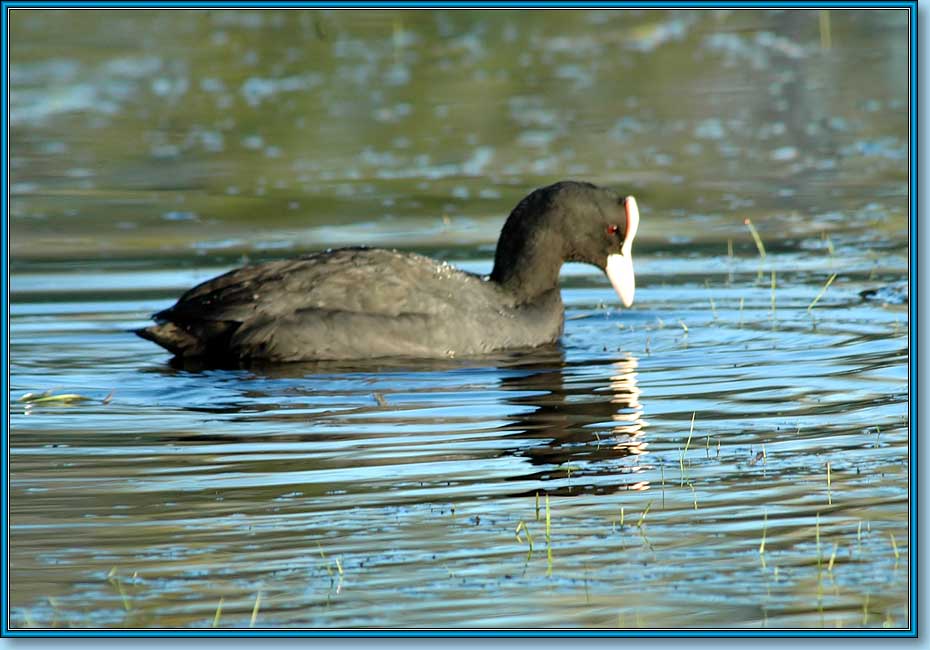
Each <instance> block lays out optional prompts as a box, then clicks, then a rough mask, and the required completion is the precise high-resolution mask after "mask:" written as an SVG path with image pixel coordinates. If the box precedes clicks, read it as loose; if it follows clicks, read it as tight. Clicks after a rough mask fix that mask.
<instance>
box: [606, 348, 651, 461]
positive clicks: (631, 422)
mask: <svg viewBox="0 0 930 650" xmlns="http://www.w3.org/2000/svg"><path fill="white" fill-rule="evenodd" d="M613 366H614V367H615V368H616V369H617V373H616V374H615V375H612V376H611V378H610V390H611V392H612V393H613V395H614V396H613V398H612V399H611V402H613V403H615V404H619V405H622V406H623V410H622V411H620V412H617V413H614V414H613V415H611V419H612V420H613V421H614V422H615V423H616V425H615V426H614V428H613V433H614V435H617V436H620V437H621V438H623V440H622V442H619V444H618V446H623V447H626V448H627V449H629V450H630V452H631V453H634V454H641V453H643V452H645V441H643V440H640V439H639V438H640V437H641V436H642V429H643V426H644V425H645V422H644V421H643V419H642V414H643V406H642V404H641V403H640V401H639V396H640V394H641V391H640V389H639V386H638V385H637V383H636V368H637V367H638V366H639V361H638V360H637V359H636V357H632V356H631V357H628V358H626V359H621V360H618V361H614V362H613Z"/></svg>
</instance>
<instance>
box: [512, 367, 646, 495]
mask: <svg viewBox="0 0 930 650" xmlns="http://www.w3.org/2000/svg"><path fill="white" fill-rule="evenodd" d="M560 355H561V352H560ZM637 365H638V362H637V360H636V359H635V358H634V357H628V358H624V359H619V360H616V361H614V362H612V363H611V364H610V365H609V366H604V365H602V364H601V362H599V361H598V362H583V363H579V364H567V363H564V361H563V362H562V363H559V364H557V365H551V364H550V365H545V366H541V367H540V366H539V365H537V366H535V367H529V368H528V370H529V371H530V372H529V373H528V374H524V375H520V376H516V377H509V378H507V379H505V380H504V381H503V382H502V386H501V387H502V388H503V389H504V390H507V391H514V392H515V393H519V395H517V396H515V397H513V398H512V399H508V400H507V401H508V402H509V403H511V404H514V405H518V406H520V407H526V406H533V407H535V409H534V410H532V411H529V412H527V413H521V414H520V415H518V416H515V417H514V418H513V420H512V423H511V424H509V425H508V426H507V428H508V429H513V430H514V431H515V432H516V433H515V434H514V435H516V436H519V437H520V438H521V439H523V440H526V441H527V442H529V443H531V442H535V443H536V444H526V445H525V446H523V448H522V449H521V450H520V451H519V452H518V455H520V456H525V457H526V458H528V459H529V461H530V462H531V463H532V464H533V465H541V466H545V467H546V469H543V470H541V471H538V472H534V473H533V474H532V475H530V476H525V475H524V476H517V477H514V478H513V480H527V479H539V480H545V479H552V478H554V477H558V476H570V475H572V476H575V477H578V478H576V479H575V480H574V483H575V484H576V486H577V485H580V484H584V483H588V484H590V485H592V487H593V489H595V490H598V491H601V490H609V491H612V490H616V489H630V488H640V487H642V485H641V484H640V483H639V482H638V481H636V480H634V481H630V480H629V478H630V475H631V474H634V473H635V472H637V471H638V468H639V463H636V462H633V463H631V462H629V460H630V457H635V456H638V455H640V454H643V453H645V450H646V442H645V440H644V432H643V427H644V425H645V422H644V421H643V419H642V413H643V407H642V404H641V403H640V401H639V398H640V389H639V387H638V386H637V381H636V368H637ZM595 368H596V369H600V370H602V372H603V374H602V375H600V377H598V376H597V375H593V373H592V370H593V369H595ZM617 461H623V463H622V464H621V463H618V462H617ZM618 476H622V477H623V479H622V484H618V481H617V478H618ZM563 487H565V486H561V485H559V484H557V483H554V484H553V487H552V488H551V489H550V488H547V491H551V492H559V493H562V492H563ZM564 491H565V493H573V494H577V493H579V492H580V491H583V490H579V489H578V488H577V487H576V488H575V489H571V490H570V489H568V488H565V490H564Z"/></svg>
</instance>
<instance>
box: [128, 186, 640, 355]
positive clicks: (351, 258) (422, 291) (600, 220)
mask: <svg viewBox="0 0 930 650" xmlns="http://www.w3.org/2000/svg"><path fill="white" fill-rule="evenodd" d="M638 223H639V211H638V210H637V207H636V200H635V199H634V198H633V197H632V196H627V197H623V196H620V195H619V194H617V193H616V192H614V191H612V190H609V189H606V188H603V187H598V186H596V185H592V184H590V183H582V182H574V181H563V182H560V183H556V184H554V185H549V186H548V187H543V188H540V189H537V190H535V191H534V192H532V193H531V194H529V195H528V196H527V197H526V198H524V199H523V200H522V201H520V203H519V204H517V207H515V208H514V209H513V212H511V213H510V216H509V217H508V218H507V221H506V223H504V227H503V229H502V230H501V234H500V239H499V240H498V242H497V250H496V253H495V255H494V269H493V270H492V271H491V274H490V275H489V276H481V275H475V274H473V273H467V272H465V271H461V270H459V269H456V268H455V267H453V266H451V265H449V264H448V263H446V262H439V261H436V260H433V259H430V258H428V257H423V256H422V255H416V254H413V253H402V252H399V251H395V250H383V249H376V248H364V247H360V248H341V249H337V250H327V251H323V252H320V253H313V254H311V255H307V256H304V257H300V258H298V259H293V260H281V261H274V262H267V263H264V264H256V265H251V266H244V267H242V268H240V269H236V270H234V271H230V272H229V273H225V274H223V275H220V276H218V277H216V278H213V279H212V280H208V281H206V282H204V283H202V284H199V285H197V286H196V287H194V288H193V289H190V290H189V291H187V292H186V293H185V294H184V295H182V296H181V298H180V299H179V300H178V302H177V303H176V304H175V305H174V306H173V307H169V308H168V309H165V310H164V311H160V312H158V313H157V314H155V315H154V316H153V318H154V320H155V321H156V323H157V324H156V325H153V326H151V327H146V328H144V329H139V330H136V333H137V334H138V335H139V336H141V337H142V338H145V339H149V340H151V341H154V342H155V343H157V344H158V345H160V346H162V347H164V348H166V349H167V350H168V351H170V352H172V353H174V355H175V356H176V357H177V358H179V359H182V360H183V359H201V360H207V361H212V362H221V363H242V362H253V361H260V362H266V361H271V362H278V361H310V360H325V359H365V358H374V357H387V356H403V357H453V356H467V355H477V354H483V353H486V352H490V351H492V350H500V349H504V348H519V347H533V346H538V345H543V344H546V343H552V342H555V341H556V340H557V339H558V338H559V336H560V335H561V333H562V324H563V309H562V298H561V295H560V293H559V270H560V269H561V267H562V263H563V262H586V263H588V264H593V265H594V266H597V267H598V268H600V269H602V270H604V271H605V272H606V273H607V277H608V278H609V279H610V281H611V283H612V284H613V287H614V289H615V290H616V292H617V294H618V295H619V296H620V300H621V301H622V302H623V304H624V305H625V306H627V307H629V306H630V305H631V304H632V302H633V291H634V286H635V285H634V281H633V262H632V257H631V254H632V246H633V238H634V237H635V235H636V228H637V225H638Z"/></svg>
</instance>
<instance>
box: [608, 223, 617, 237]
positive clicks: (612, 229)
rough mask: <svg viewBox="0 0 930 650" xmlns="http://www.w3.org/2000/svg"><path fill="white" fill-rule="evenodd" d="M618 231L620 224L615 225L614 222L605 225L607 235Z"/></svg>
mask: <svg viewBox="0 0 930 650" xmlns="http://www.w3.org/2000/svg"><path fill="white" fill-rule="evenodd" d="M618 232H620V226H618V225H616V224H613V225H610V226H607V234H608V235H616V234H617V233H618Z"/></svg>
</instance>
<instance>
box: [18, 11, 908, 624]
mask: <svg viewBox="0 0 930 650" xmlns="http://www.w3.org/2000/svg"><path fill="white" fill-rule="evenodd" d="M906 26H907V25H906V14H904V13H903V12H895V11H885V12H875V11H863V12H843V11H833V12H830V14H829V16H827V17H825V16H824V15H823V14H821V13H819V12H816V11H814V12H801V11H786V12H768V11H766V12H748V11H740V12H725V11H724V12H720V11H714V12H646V11H644V12H634V11H622V12H611V11H598V12H568V13H566V12H557V13H552V12H533V13H520V12H512V13H498V12H494V13H484V12H439V13H436V12H371V13H369V12H366V13H351V14H350V13H339V12H314V11H299V12H296V11H295V12H259V11H241V12H226V11H214V12H192V13H180V12H154V13H146V12H139V11H134V12H131V13H130V12H113V13H101V12H77V13H69V12H57V11H54V12H53V11H20V10H14V12H13V14H12V18H11V51H12V58H11V69H10V75H11V82H12V94H11V109H10V110H11V113H10V114H11V120H12V131H11V159H10V163H11V171H10V180H11V193H12V197H11V202H10V215H11V217H10V232H11V240H12V249H11V268H12V274H11V278H10V283H11V308H10V311H11V314H10V328H11V337H10V365H11V377H10V425H11V426H10V434H9V466H10V493H9V494H10V566H9V575H10V607H11V619H10V624H11V626H13V627H26V626H36V627H50V626H51V627H102V628H112V627H127V626H128V627H209V626H211V625H213V624H214V623H216V624H218V625H219V626H222V627H227V626H247V625H250V624H254V625H255V626H258V627H265V626H267V627H276V628H284V627H294V628H297V627H300V628H335V627H354V626H379V627H380V626H389V627H436V626H439V627H466V628H476V627H495V628H496V627H579V626H580V627H623V628H668V627H750V628H758V627H770V628H777V627H814V628H818V627H825V628H831V629H832V628H836V627H847V628H848V627H859V626H869V627H881V626H885V627H891V628H904V627H907V626H908V625H909V624H910V616H911V612H910V610H909V606H908V605H909V602H908V596H909V590H908V588H909V584H908V579H909V569H910V566H909V558H910V548H909V545H908V541H909V529H908V494H909V492H908V490H909V469H910V465H909V455H908V454H909V446H908V426H909V423H908V374H907V363H908V353H909V348H908V336H909V329H908V324H909V320H908V306H907V277H908V256H907V253H908V248H907V247H908V232H907V196H908V195H907V154H908V149H907V48H906V31H905V30H906ZM866 39H868V42H869V47H868V48H864V47H861V43H862V42H864V41H865V40H866ZM561 178H583V179H587V180H591V181H594V182H598V183H602V184H606V185H610V186H612V187H615V188H617V189H618V190H620V191H624V192H628V193H633V194H635V195H636V196H637V198H638V199H639V204H640V207H641V212H642V217H643V218H642V223H641V226H640V231H639V235H638V238H637V245H636V248H635V261H636V268H637V283H638V288H637V295H636V304H635V305H634V307H633V308H632V309H629V310H622V309H620V308H619V307H618V305H617V300H616V296H615V295H614V293H613V291H612V290H611V288H610V286H609V284H608V282H607V280H606V278H604V277H603V275H602V274H600V273H599V272H598V271H597V270H596V269H593V268H589V267H585V266H578V265H568V266H566V268H565V270H564V272H563V296H564V300H565V303H566V316H567V321H566V327H565V336H564V338H563V341H562V345H561V346H560V347H558V348H549V349H541V350H538V351H535V352H531V353H519V354H517V353H502V354H500V355H497V356H493V357H487V358H479V359H465V360H455V361H445V362H419V363H412V362H404V361H403V360H393V361H392V360H383V361H379V362H377V363H372V364H362V365H359V364H356V365H347V364H326V365H321V364H297V365H288V366H281V367H268V368H252V369H243V370H211V369H202V368H200V369H198V368H195V367H188V368H175V367H172V366H171V365H170V364H169V363H168V357H167V355H166V354H165V353H164V352H163V351H162V350H161V349H159V348H157V347H156V346H154V345H152V344H151V343H149V342H146V341H143V340H141V339H138V338H136V337H134V336H132V335H131V334H128V333H127V330H129V329H131V328H134V327H139V326H142V325H143V324H144V323H145V322H146V321H147V318H148V316H149V314H151V313H152V312H154V311H157V310H159V309H162V308H164V307H166V306H168V305H170V304H171V303H172V302H173V300H175V299H176V298H177V296H178V295H179V294H180V293H181V292H182V291H183V290H184V289H186V288H188V287H189V286H191V285H192V284H194V283H196V282H198V281H200V280H203V279H206V278H208V277H211V276H212V275H215V274H216V273H219V272H222V271H224V270H227V269H230V268H233V267H235V266H237V265H239V264H241V263H242V262H244V261H246V260H249V261H258V260H264V259H274V258H278V257H283V256H291V255H297V254H300V253H302V252H305V251H310V250H316V249H319V248H324V247H328V246H338V245H346V244H363V243H364V244H369V245H379V246H393V247H399V248H404V249H408V250H415V251H417V252H421V253H425V254H429V255H433V256H436V257H440V258H443V259H447V260H450V261H452V262H453V263H455V264H457V265H459V266H461V267H463V268H466V269H468V270H471V271H476V272H488V271H489V270H490V267H491V259H492V257H493V249H494V248H493V247H494V242H495V240H496V236H497V232H498V230H499V228H500V225H501V223H502V221H503V218H504V217H505V216H506V214H507V212H508V211H509V210H510V208H511V207H512V206H513V205H514V204H515V203H516V202H517V201H518V200H519V199H520V198H521V197H522V196H523V195H524V194H526V193H527V192H528V191H529V190H531V189H532V188H534V187H538V186H540V185H543V184H546V183H549V182H553V181H555V180H558V179H561ZM746 218H750V219H751V220H752V223H753V224H754V225H755V227H756V228H758V230H759V232H760V234H761V237H762V240H763V241H764V242H765V247H766V256H765V257H764V258H762V257H760V255H759V253H758V252H757V250H756V247H755V245H754V243H753V240H752V238H751V236H750V234H749V231H748V228H747V226H746V225H744V220H745V219H746ZM833 274H836V278H835V280H834V281H833V282H832V283H831V284H830V286H829V287H827V288H826V290H825V291H824V290H823V289H824V286H825V284H826V283H827V281H828V279H829V278H830V277H831V276H832V275H833ZM872 290H875V292H874V293H867V294H866V295H865V297H863V296H862V295H860V292H863V291H872ZM821 292H822V295H821ZM818 295H820V298H819V300H818V301H817V302H816V304H815V305H814V306H813V307H812V308H810V309H809V307H810V305H811V303H812V302H813V301H814V300H815V298H817V296H818ZM48 390H51V391H53V392H52V395H61V394H76V395H80V396H81V397H83V398H86V399H84V400H82V401H75V402H69V403H65V402H61V401H44V402H43V401H21V398H22V397H23V395H24V394H26V393H30V392H32V393H43V392H45V391H48ZM547 509H548V522H549V523H548V526H547ZM547 527H548V533H547ZM530 540H532V541H530Z"/></svg>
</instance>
